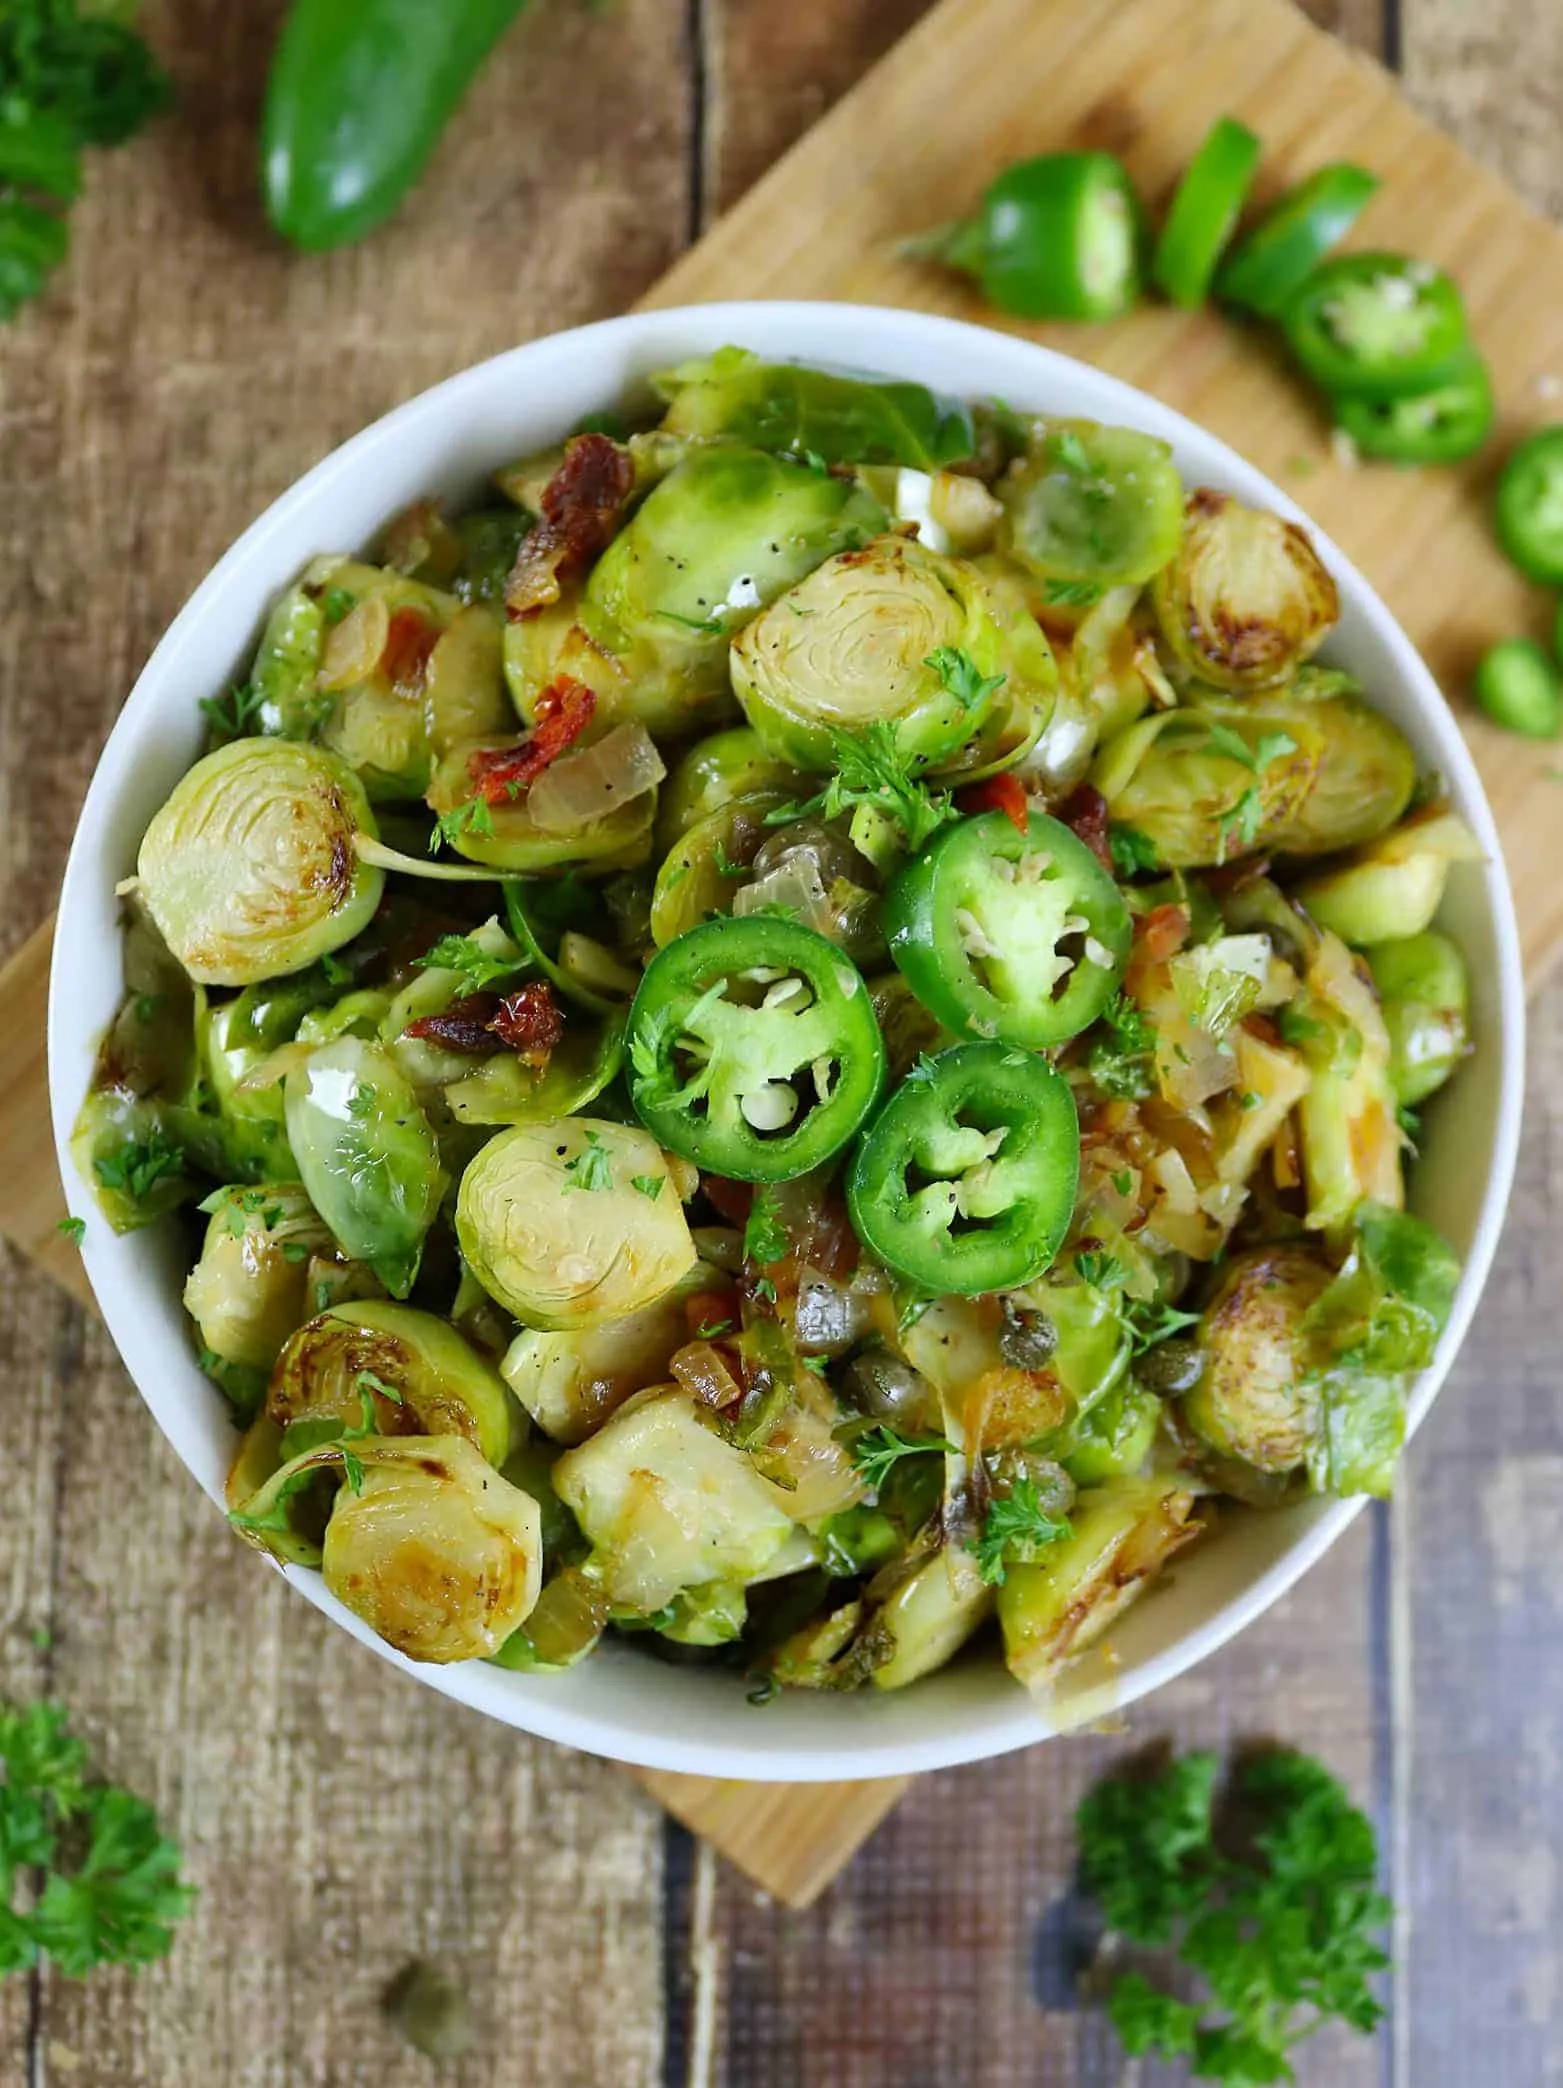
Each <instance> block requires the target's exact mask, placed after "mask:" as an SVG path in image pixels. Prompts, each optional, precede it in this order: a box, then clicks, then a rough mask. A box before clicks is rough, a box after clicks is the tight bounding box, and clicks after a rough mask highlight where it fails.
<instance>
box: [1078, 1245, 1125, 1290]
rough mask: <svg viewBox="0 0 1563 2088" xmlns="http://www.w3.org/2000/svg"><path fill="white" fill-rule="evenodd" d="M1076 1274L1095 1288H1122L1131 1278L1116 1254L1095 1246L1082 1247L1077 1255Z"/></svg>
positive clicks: (1083, 1281)
mask: <svg viewBox="0 0 1563 2088" xmlns="http://www.w3.org/2000/svg"><path fill="white" fill-rule="evenodd" d="M1075 1274H1076V1275H1077V1276H1078V1277H1079V1278H1080V1281H1081V1282H1082V1283H1088V1284H1090V1286H1091V1288H1092V1289H1093V1290H1122V1288H1123V1286H1124V1285H1125V1284H1126V1283H1127V1282H1128V1280H1129V1272H1128V1270H1127V1269H1126V1268H1125V1267H1124V1265H1123V1263H1122V1262H1121V1261H1120V1260H1119V1259H1118V1257H1117V1255H1116V1254H1108V1253H1105V1252H1104V1251H1103V1250H1102V1249H1100V1248H1095V1247H1087V1248H1082V1249H1081V1251H1080V1252H1079V1253H1078V1254H1077V1255H1076V1256H1075Z"/></svg>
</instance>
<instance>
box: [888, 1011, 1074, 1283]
mask: <svg viewBox="0 0 1563 2088" xmlns="http://www.w3.org/2000/svg"><path fill="white" fill-rule="evenodd" d="M1079 1165H1080V1124H1079V1119H1078V1117H1077V1116H1076V1114H1075V1104H1074V1097H1073V1095H1072V1094H1071V1093H1070V1089H1069V1084H1068V1082H1067V1081H1066V1080H1064V1079H1063V1077H1062V1076H1061V1075H1060V1074H1057V1073H1055V1072H1054V1071H1053V1069H1052V1068H1051V1066H1048V1065H1046V1064H1045V1063H1044V1062H1043V1061H1042V1060H1041V1059H1039V1058H1035V1057H1033V1056H1032V1055H1031V1053H1029V1052H1025V1051H1020V1050H1017V1049H1016V1048H1015V1047H1014V1046H1012V1045H1006V1044H958V1045H956V1046H955V1047H954V1049H953V1050H950V1051H945V1052H941V1053H940V1055H939V1056H938V1057H937V1058H936V1059H931V1060H928V1061H927V1062H926V1063H925V1064H924V1065H923V1066H921V1067H919V1068H918V1069H917V1070H916V1071H915V1072H913V1073H912V1074H911V1075H910V1076H909V1078H908V1079H907V1080H906V1082H905V1083H904V1085H903V1086H902V1087H900V1088H899V1089H898V1090H897V1091H896V1093H895V1094H894V1095H892V1096H891V1098H890V1100H889V1101H888V1102H887V1103H886V1104H885V1106H884V1108H883V1109H882V1110H881V1111H880V1113H879V1115H878V1116H877V1117H876V1118H875V1120H874V1122H873V1124H872V1125H871V1126H870V1127H869V1130H868V1132H867V1135H866V1136H865V1137H864V1139H863V1141H862V1143H861V1145H859V1147H858V1149H857V1153H856V1155H855V1156H854V1158H853V1162H852V1167H851V1171H850V1173H849V1174H848V1177H847V1201H848V1204H849V1206H850V1209H851V1212H852V1222H853V1224H854V1225H855V1226H856V1227H857V1229H858V1232H859V1234H860V1235H861V1237H862V1238H863V1240H864V1241H865V1242H866V1243H867V1245H868V1246H869V1247H870V1248H871V1249H872V1250H873V1252H874V1253H875V1254H876V1255H878V1257H879V1259H880V1260H881V1261H882V1262H884V1264H885V1265H886V1267H887V1268H890V1269H893V1270H894V1271H895V1272H896V1274H897V1275H899V1276H903V1277H905V1278H906V1280H907V1281H908V1282H909V1283H914V1284H917V1285H919V1286H920V1287H921V1288H923V1289H925V1290H928V1291H933V1292H945V1293H954V1294H955V1295H956V1296H960V1297H976V1296H979V1295H980V1294H981V1293H983V1292H985V1291H997V1290H1013V1289H1015V1288H1016V1287H1017V1286H1018V1285H1020V1284H1024V1283H1030V1282H1031V1281H1032V1280H1033V1279H1034V1278H1035V1277H1036V1276H1038V1275H1040V1274H1041V1272H1042V1271H1043V1270H1044V1269H1045V1268H1046V1267H1047V1265H1048V1263H1049V1262H1050V1261H1051V1260H1052V1259H1053V1257H1054V1255H1055V1254H1056V1253H1057V1252H1058V1249H1059V1245H1060V1243H1061V1242H1062V1240H1063V1237H1064V1234H1065V1232H1066V1231H1067V1230H1068V1226H1069V1220H1070V1215H1071V1213H1072V1211H1073V1209H1074V1200H1075V1184H1076V1179H1077V1176H1078V1173H1079Z"/></svg>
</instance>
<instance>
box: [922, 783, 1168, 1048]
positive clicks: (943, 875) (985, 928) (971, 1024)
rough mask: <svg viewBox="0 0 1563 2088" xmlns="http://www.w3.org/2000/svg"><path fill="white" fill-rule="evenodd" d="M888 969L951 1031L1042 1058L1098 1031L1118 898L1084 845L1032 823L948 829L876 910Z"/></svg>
mask: <svg viewBox="0 0 1563 2088" xmlns="http://www.w3.org/2000/svg"><path fill="white" fill-rule="evenodd" d="M884 918H885V932H886V937H887V939H888V941H889V945H890V955H891V957H892V958H893V959H894V961H895V964H896V967H897V969H898V970H899V971H900V972H901V974H902V975H903V977H904V978H905V979H906V982H907V984H908V985H909V986H910V987H911V989H912V991H913V992H914V993H915V994H916V995H917V998H918V999H919V1000H920V1001H921V1002H922V1003H923V1005H924V1006H925V1007H926V1008H927V1009H928V1010H929V1011H930V1012H931V1013H932V1014H934V1015H937V1016H938V1018H939V1020H940V1021H941V1022H942V1023H944V1024H945V1026H946V1027H947V1028H949V1029H952V1030H955V1031H957V1032H958V1033H959V1034H962V1035H964V1036H968V1037H997V1038H999V1039H1001V1040H1002V1041H1003V1042H1005V1043H1006V1044H1023V1045H1026V1046H1028V1047H1029V1048H1031V1049H1041V1048H1043V1047H1045V1046H1047V1045H1051V1044H1061V1043H1062V1042H1063V1041H1064V1039H1065V1038H1066V1037H1073V1036H1075V1035H1077V1034H1078V1032H1079V1031H1081V1030H1083V1029H1084V1028H1086V1026H1087V1025H1088V1024H1089V1023H1092V1022H1094V1021H1095V1020H1096V1018H1097V1016H1098V1015H1100V1014H1101V1012H1102V1010H1103V1008H1105V1007H1106V1005H1107V1003H1108V1001H1109V1000H1110V999H1111V997H1112V993H1113V989H1114V988H1115V987H1116V985H1117V983H1118V980H1119V978H1120V976H1121V975H1122V972H1123V968H1124V965H1125V963H1126V962H1127V961H1128V955H1129V943H1130V939H1131V935H1132V924H1131V922H1130V919H1129V910H1128V908H1127V906H1126V905H1125V904H1124V900H1123V895H1122V893H1121V892H1120V891H1119V890H1118V887H1117V885H1116V884H1114V882H1113V880H1112V878H1111V877H1110V876H1109V875H1108V873H1107V872H1106V871H1105V870H1104V869H1103V868H1102V866H1101V864H1100V863H1099V862H1098V861H1097V859H1096V857H1095V856H1094V855H1093V854H1092V853H1091V851H1090V849H1088V848H1087V847H1086V845H1085V843H1084V842H1083V841H1081V840H1080V839H1079V838H1078V837H1077V836H1076V835H1075V834H1073V833H1071V832H1070V830H1069V828H1068V827H1066V826H1064V825H1062V824H1061V823H1060V822H1059V821H1058V820H1056V819H1049V818H1047V817H1046V815H1045V814H1043V813H1040V812H1033V813H1032V814H1031V816H1030V818H1029V819H1028V820H1027V822H1026V831H1025V832H1024V833H1021V832H1020V831H1019V830H1018V829H1017V827H1016V826H1015V825H1014V823H1013V821H1012V820H1011V819H1010V817H1009V815H1008V814H1007V813H1004V812H985V813H983V814H982V815H981V816H980V817H978V818H976V819H966V820H962V821H961V822H960V823H959V824H958V825H955V826H950V827H946V828H944V829H943V831H942V832H941V833H939V834H938V835H936V836H935V838H934V839H933V840H932V841H931V842H930V843H929V845H928V846H927V847H926V848H925V849H924V850H923V851H922V853H921V854H920V855H918V856H916V857H914V859H913V860H912V861H911V862H910V863H908V864H907V866H906V868H905V869H904V870H902V871H901V873H900V875H899V876H898V877H897V878H896V880H895V882H894V884H893V885H892V886H891V888H890V890H889V892H888V893H887V895H886V898H885V914H884Z"/></svg>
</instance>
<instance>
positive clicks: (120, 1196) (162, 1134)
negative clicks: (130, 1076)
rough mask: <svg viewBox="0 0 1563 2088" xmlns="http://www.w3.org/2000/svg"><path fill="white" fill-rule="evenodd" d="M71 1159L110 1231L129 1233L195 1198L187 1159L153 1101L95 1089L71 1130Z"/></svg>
mask: <svg viewBox="0 0 1563 2088" xmlns="http://www.w3.org/2000/svg"><path fill="white" fill-rule="evenodd" d="M71 1158H72V1159H73V1160H74V1161H75V1163H76V1171H77V1173H78V1174H79V1175H80V1176H81V1179H82V1180H83V1181H84V1182H85V1183H86V1184H87V1186H88V1188H90V1189H91V1191H92V1193H93V1195H94V1197H95V1198H96V1199H97V1203H98V1208H99V1209H100V1210H101V1211H102V1213H103V1215H104V1217H105V1218H107V1220H108V1221H109V1224H110V1225H111V1226H112V1227H113V1228H114V1230H115V1232H119V1233H123V1232H135V1231H136V1230H138V1229H139V1228H140V1227H141V1226H143V1225H151V1224H152V1223H153V1222H154V1221H155V1220H157V1219H159V1218H161V1217H164V1216H165V1215H166V1214H167V1213H168V1212H169V1211H176V1210H178V1208H179V1206H180V1205H181V1204H184V1203H188V1202H189V1201H190V1199H191V1198H192V1197H193V1196H195V1195H196V1194H197V1193H198V1186H199V1185H198V1181H197V1177H196V1175H195V1174H194V1172H193V1171H192V1166H191V1156H190V1155H188V1154H187V1153H186V1151H185V1148H184V1147H183V1145H181V1144H179V1143H178V1142H177V1138H176V1136H175V1135H174V1133H173V1128H172V1122H171V1112H170V1111H169V1110H168V1109H166V1108H165V1107H164V1105H163V1104H162V1103H161V1102H160V1101H159V1100H158V1099H157V1098H156V1097H155V1096H150V1097H149V1096H141V1095H135V1094H132V1093H131V1092H130V1091H129V1090H128V1089H126V1088H112V1087H95V1088H93V1089H92V1091H91V1092H90V1093H89V1094H88V1096H87V1098H86V1100H85V1101H84V1102H83V1103H82V1105H81V1109H80V1111H79V1112H78V1114H77V1117H76V1122H75V1125H74V1127H73V1128H72V1131H71Z"/></svg>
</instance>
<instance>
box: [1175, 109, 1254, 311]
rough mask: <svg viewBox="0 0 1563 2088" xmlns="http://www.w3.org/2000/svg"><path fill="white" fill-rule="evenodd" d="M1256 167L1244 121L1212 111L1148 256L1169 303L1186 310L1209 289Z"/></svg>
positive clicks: (1203, 298)
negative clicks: (1211, 120) (1202, 139)
mask: <svg viewBox="0 0 1563 2088" xmlns="http://www.w3.org/2000/svg"><path fill="white" fill-rule="evenodd" d="M1258 167H1259V140H1258V139H1257V138H1256V137H1255V136H1254V134H1253V132H1252V131H1251V130H1250V129H1249V128H1248V126H1247V124H1244V123H1239V122H1238V121H1237V120H1236V118H1235V117H1232V116H1218V117H1217V118H1216V120H1215V122H1214V123H1213V124H1212V125H1211V126H1210V129H1209V130H1208V131H1207V132H1206V134H1205V142H1204V144H1203V145H1201V146H1200V148H1199V150H1198V152H1196V153H1195V155H1194V157H1193V159H1191V160H1190V161H1189V164H1188V169H1187V171H1186V172H1185V174H1184V176H1183V179H1182V180H1181V181H1180V182H1179V183H1178V186H1177V190H1176V193H1175V194H1174V196H1173V198H1172V205H1171V208H1170V209H1169V210H1168V212H1167V222H1166V223H1165V224H1164V225H1163V226H1162V228H1161V237H1160V239H1158V240H1157V242H1156V253H1155V256H1154V258H1153V260H1152V262H1151V276H1152V279H1153V280H1154V282H1155V284H1156V286H1157V288H1158V289H1159V290H1163V291H1165V292H1166V294H1167V296H1168V297H1170V298H1171V299H1172V302H1173V303H1174V304H1175V305H1182V306H1183V307H1184V308H1185V310H1188V311H1192V310H1193V309H1194V307H1195V306H1196V305H1200V304H1203V303H1204V301H1205V299H1206V297H1207V296H1208V295H1209V293H1210V284H1211V279H1212V277H1213V276H1214V275H1215V272H1216V264H1217V262H1218V261H1219V260H1220V259H1221V256H1222V254H1223V252H1224V251H1225V249H1226V244H1227V241H1228V240H1229V239H1230V238H1231V237H1232V232H1233V228H1234V227H1235V226H1236V224H1237V220H1238V217H1239V215H1240V213H1241V211H1242V208H1243V201H1244V198H1245V197H1246V196H1247V194H1248V191H1249V188H1250V187H1251V186H1252V183H1253V179H1254V175H1255V173H1256V172H1257V170H1258Z"/></svg>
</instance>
